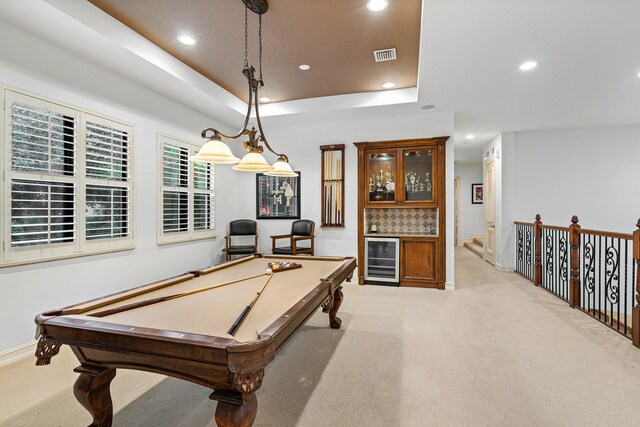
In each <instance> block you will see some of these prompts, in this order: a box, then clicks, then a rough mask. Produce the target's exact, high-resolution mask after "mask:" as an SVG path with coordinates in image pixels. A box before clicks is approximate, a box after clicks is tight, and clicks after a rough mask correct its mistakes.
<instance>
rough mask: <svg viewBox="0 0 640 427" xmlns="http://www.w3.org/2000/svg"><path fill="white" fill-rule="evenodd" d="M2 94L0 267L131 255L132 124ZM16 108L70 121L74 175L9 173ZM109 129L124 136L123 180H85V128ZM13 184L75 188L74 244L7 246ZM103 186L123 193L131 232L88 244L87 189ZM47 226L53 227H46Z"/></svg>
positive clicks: (4, 89) (23, 94)
mask: <svg viewBox="0 0 640 427" xmlns="http://www.w3.org/2000/svg"><path fill="white" fill-rule="evenodd" d="M0 91H1V93H2V106H3V109H2V114H0V129H1V134H0V135H1V141H0V170H1V171H2V190H3V197H2V200H1V201H0V215H1V217H2V219H1V221H0V235H1V236H2V247H1V248H0V267H9V266H14V265H23V264H34V263H39V262H45V261H53V260H60V259H67V258H76V257H81V256H89V255H96V254H101V253H109V252H116V251H123V250H131V249H134V248H135V245H136V234H135V200H136V199H135V185H134V172H133V170H134V164H135V163H134V161H135V140H136V135H135V127H134V126H133V124H130V123H127V122H125V121H122V120H118V119H114V118H111V117H108V116H106V115H104V114H100V113H96V112H93V111H90V110H88V109H86V108H82V107H78V106H75V105H72V104H69V103H66V102H61V101H58V100H54V99H49V98H47V97H44V96H41V95H38V94H35V93H31V92H29V91H26V90H23V89H19V88H14V87H10V86H6V85H0ZM13 102H20V103H24V104H27V105H30V106H34V107H37V108H45V109H47V110H50V111H56V112H60V113H63V114H65V115H68V116H71V117H73V118H74V134H75V138H74V142H73V144H74V150H75V164H74V174H73V175H62V174H60V175H56V174H50V173H32V172H23V171H17V170H13V169H12V165H11V161H12V146H13V140H12V104H13ZM87 120H88V121H90V122H92V123H97V124H100V125H107V126H109V127H112V128H114V129H118V130H120V131H125V132H127V134H128V150H127V163H128V170H127V180H126V181H120V180H108V179H98V178H91V177H87V175H86V122H87ZM14 180H28V181H34V182H59V183H71V184H73V186H74V199H73V201H74V210H75V221H74V222H73V224H74V233H75V234H74V240H73V241H72V242H61V243H46V244H42V245H24V246H12V245H11V219H12V218H11V210H12V197H11V194H12V183H13V181H14ZM92 185H93V186H95V185H98V186H105V187H110V188H114V187H118V188H126V189H127V198H128V207H127V211H128V215H129V221H128V224H129V231H128V234H127V236H125V237H115V238H114V237H112V238H104V239H93V240H88V239H87V236H86V220H87V212H86V209H87V198H86V195H87V186H92ZM48 223H49V224H50V223H51V221H49V222H48Z"/></svg>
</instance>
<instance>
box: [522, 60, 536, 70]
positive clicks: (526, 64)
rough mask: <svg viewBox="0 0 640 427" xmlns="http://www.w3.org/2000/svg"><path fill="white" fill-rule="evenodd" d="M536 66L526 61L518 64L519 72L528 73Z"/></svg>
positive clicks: (534, 63) (534, 62) (533, 62)
mask: <svg viewBox="0 0 640 427" xmlns="http://www.w3.org/2000/svg"><path fill="white" fill-rule="evenodd" d="M537 66H538V63H537V62H536V61H527V62H523V63H522V64H520V71H530V70H533V69H534V68H536V67H537Z"/></svg>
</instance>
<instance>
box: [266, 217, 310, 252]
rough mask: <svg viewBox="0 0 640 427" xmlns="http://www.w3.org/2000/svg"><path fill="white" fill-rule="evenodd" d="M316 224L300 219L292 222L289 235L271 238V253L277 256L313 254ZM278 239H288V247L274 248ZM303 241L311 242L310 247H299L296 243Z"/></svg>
mask: <svg viewBox="0 0 640 427" xmlns="http://www.w3.org/2000/svg"><path fill="white" fill-rule="evenodd" d="M315 227H316V224H315V222H313V221H310V220H308V219H300V220H297V221H293V223H292V224H291V234H280V235H277V236H271V251H272V252H273V253H274V254H279V255H299V254H310V255H313V254H314V239H315V237H316V236H314V235H313V233H314V230H315ZM280 239H288V240H289V246H281V247H277V246H276V241H277V240H280ZM304 240H311V246H309V247H306V246H303V247H299V246H298V242H301V241H304Z"/></svg>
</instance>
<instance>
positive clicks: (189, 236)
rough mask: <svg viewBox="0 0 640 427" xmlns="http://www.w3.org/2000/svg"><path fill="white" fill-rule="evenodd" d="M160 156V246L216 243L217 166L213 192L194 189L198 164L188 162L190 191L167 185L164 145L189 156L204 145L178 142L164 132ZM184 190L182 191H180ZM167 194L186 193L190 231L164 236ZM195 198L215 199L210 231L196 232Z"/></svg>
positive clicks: (159, 143) (212, 174)
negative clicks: (181, 150) (210, 240)
mask: <svg viewBox="0 0 640 427" xmlns="http://www.w3.org/2000/svg"><path fill="white" fill-rule="evenodd" d="M156 141H157V144H156V149H157V155H156V166H157V167H156V169H157V192H156V200H157V203H156V213H157V220H156V243H157V244H158V245H170V244H173V243H184V242H192V241H198V240H205V239H214V238H216V237H217V236H218V228H217V226H216V219H217V197H216V195H217V184H218V180H217V176H216V171H217V168H216V167H215V165H213V164H210V165H209V166H210V169H211V171H210V177H211V179H212V180H213V185H212V187H211V188H210V189H209V190H202V189H198V188H195V185H194V162H191V161H189V162H188V179H187V180H188V185H187V187H172V186H165V185H164V162H163V160H164V144H165V143H168V144H172V145H176V146H178V147H181V148H186V149H187V153H188V155H189V156H191V155H193V154H195V153H196V152H197V151H198V150H199V149H200V147H201V146H202V144H197V143H194V142H191V141H187V140H184V139H180V138H176V137H175V136H172V135H168V134H166V133H163V132H158V133H157V138H156ZM181 188H182V189H183V190H180V189H181ZM165 191H182V192H184V193H187V195H188V202H187V206H188V212H189V222H188V229H187V231H176V232H171V233H165V232H164V192H165ZM195 194H210V195H211V199H212V200H211V201H210V206H211V215H212V216H213V219H212V221H211V227H212V228H210V229H203V230H195V229H194V226H195V209H194V206H195Z"/></svg>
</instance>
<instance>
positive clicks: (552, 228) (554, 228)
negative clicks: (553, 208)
mask: <svg viewBox="0 0 640 427" xmlns="http://www.w3.org/2000/svg"><path fill="white" fill-rule="evenodd" d="M540 228H544V229H545V230H556V231H569V227H558V226H557V225H541V226H540Z"/></svg>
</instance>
